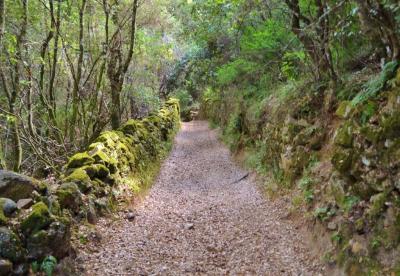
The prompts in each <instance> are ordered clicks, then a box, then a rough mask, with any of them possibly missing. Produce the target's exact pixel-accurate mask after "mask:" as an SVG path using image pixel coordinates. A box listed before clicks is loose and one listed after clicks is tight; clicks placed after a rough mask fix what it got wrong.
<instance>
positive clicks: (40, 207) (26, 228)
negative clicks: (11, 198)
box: [21, 202, 53, 235]
mask: <svg viewBox="0 0 400 276" xmlns="http://www.w3.org/2000/svg"><path fill="white" fill-rule="evenodd" d="M52 221H53V219H52V217H51V215H50V212H49V209H48V207H47V206H46V204H44V203H43V202H38V203H36V204H35V205H33V206H32V210H31V212H30V213H29V215H28V216H27V217H26V218H25V219H24V220H23V221H22V222H21V230H22V232H23V233H24V234H25V235H30V234H31V233H35V232H37V231H39V230H41V229H44V228H46V227H47V226H49V225H50V223H51V222H52Z"/></svg>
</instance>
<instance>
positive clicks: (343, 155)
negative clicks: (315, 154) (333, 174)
mask: <svg viewBox="0 0 400 276" xmlns="http://www.w3.org/2000/svg"><path fill="white" fill-rule="evenodd" d="M353 155H354V153H353V150H351V149H343V148H341V147H338V148H336V150H335V152H334V154H333V156H332V159H331V162H332V165H333V166H334V167H335V169H337V170H338V171H339V172H341V173H343V174H348V173H349V170H350V168H351V165H352V161H353Z"/></svg>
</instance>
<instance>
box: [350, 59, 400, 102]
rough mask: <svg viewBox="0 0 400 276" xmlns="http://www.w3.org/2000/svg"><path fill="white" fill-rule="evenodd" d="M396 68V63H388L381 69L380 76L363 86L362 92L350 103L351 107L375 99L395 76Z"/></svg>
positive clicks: (397, 64)
mask: <svg viewBox="0 0 400 276" xmlns="http://www.w3.org/2000/svg"><path fill="white" fill-rule="evenodd" d="M398 67H399V62H398V61H392V62H388V63H387V64H386V65H385V67H384V68H383V70H382V72H381V74H380V75H379V76H377V77H374V78H372V79H371V80H370V81H368V82H367V83H366V84H365V85H364V87H363V90H362V91H361V92H359V93H358V94H357V95H356V96H355V97H354V99H353V100H352V102H351V103H352V104H353V106H356V105H358V104H361V103H364V102H366V101H368V100H369V99H373V98H375V97H376V96H377V95H378V94H379V92H380V91H381V90H383V89H384V88H385V86H386V83H387V82H388V81H389V80H390V79H392V78H393V77H394V76H395V74H396V70H397V68H398Z"/></svg>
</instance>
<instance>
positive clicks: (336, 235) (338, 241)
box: [331, 232, 343, 244]
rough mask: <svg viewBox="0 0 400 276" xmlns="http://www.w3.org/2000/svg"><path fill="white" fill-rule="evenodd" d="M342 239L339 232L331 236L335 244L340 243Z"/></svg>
mask: <svg viewBox="0 0 400 276" xmlns="http://www.w3.org/2000/svg"><path fill="white" fill-rule="evenodd" d="M342 240H343V237H342V235H341V234H340V233H339V232H336V233H333V234H332V236H331V241H332V242H333V243H335V244H339V243H340V242H341V241H342Z"/></svg>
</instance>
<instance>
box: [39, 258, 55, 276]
mask: <svg viewBox="0 0 400 276" xmlns="http://www.w3.org/2000/svg"><path fill="white" fill-rule="evenodd" d="M56 265H57V259H56V258H55V257H53V256H47V257H46V258H45V259H44V260H43V262H42V264H41V265H40V270H41V271H43V272H44V273H45V274H46V276H52V275H53V271H54V269H55V267H56Z"/></svg>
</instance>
